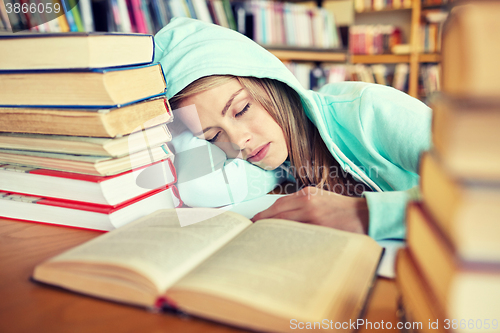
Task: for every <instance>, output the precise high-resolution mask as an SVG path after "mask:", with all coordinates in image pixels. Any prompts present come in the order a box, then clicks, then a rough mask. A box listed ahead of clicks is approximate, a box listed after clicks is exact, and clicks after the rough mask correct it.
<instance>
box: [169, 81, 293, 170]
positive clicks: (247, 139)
mask: <svg viewBox="0 0 500 333" xmlns="http://www.w3.org/2000/svg"><path fill="white" fill-rule="evenodd" d="M193 105H194V106H195V107H196V108H194V107H193ZM181 107H182V110H179V112H177V113H176V116H178V117H179V118H180V119H181V121H182V122H184V124H186V126H187V127H188V128H189V130H191V132H193V134H194V135H195V136H197V137H199V138H201V139H205V140H207V141H209V142H212V143H214V144H215V145H217V146H218V147H219V148H221V149H222V150H223V151H224V152H225V153H226V155H227V156H228V157H229V158H242V159H245V160H247V161H249V162H250V163H252V164H255V165H257V166H259V167H261V168H263V169H267V170H273V169H276V168H277V167H278V166H280V165H281V164H282V163H283V162H284V161H285V160H286V158H287V157H288V150H287V146H286V142H285V136H284V134H283V131H282V129H281V127H280V126H279V125H278V124H277V123H276V122H275V121H274V119H273V118H272V117H271V116H270V115H269V113H267V111H266V110H265V109H264V108H263V107H262V105H260V104H259V103H257V101H255V100H253V99H252V98H251V96H250V94H249V93H248V92H247V91H246V90H245V89H243V87H242V86H241V84H240V83H239V82H238V80H231V81H229V82H228V83H225V84H223V85H220V86H218V87H215V88H212V89H210V90H206V91H203V92H201V93H198V94H196V95H193V96H191V97H189V98H186V99H184V100H183V101H182V103H181Z"/></svg>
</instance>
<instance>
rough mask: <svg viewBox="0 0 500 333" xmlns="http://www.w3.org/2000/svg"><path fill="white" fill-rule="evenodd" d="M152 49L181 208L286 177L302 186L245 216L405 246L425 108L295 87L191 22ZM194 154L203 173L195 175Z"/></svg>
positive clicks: (425, 138) (242, 47)
mask: <svg viewBox="0 0 500 333" xmlns="http://www.w3.org/2000/svg"><path fill="white" fill-rule="evenodd" d="M155 44H156V50H155V52H156V56H155V60H156V61H159V62H160V63H161V64H162V66H163V71H164V73H165V76H166V79H167V84H168V90H167V96H168V98H169V99H170V102H171V105H172V108H173V109H178V110H177V111H176V116H177V118H178V119H179V118H180V120H181V121H182V124H183V125H184V126H185V128H186V129H187V130H186V131H184V132H182V133H178V134H177V135H176V137H175V139H174V141H173V145H174V148H175V150H176V153H177V155H176V166H177V169H178V173H179V190H180V193H181V197H182V198H183V200H185V202H187V203H188V204H189V205H192V206H220V205H224V204H227V203H231V202H235V201H241V200H243V199H248V198H251V197H253V196H256V195H261V194H263V193H265V192H266V191H268V190H270V189H271V188H272V187H274V186H275V185H276V184H278V183H279V182H281V181H282V180H283V179H285V178H288V179H293V180H295V181H296V182H297V184H298V185H299V187H300V188H301V190H300V191H298V192H297V193H294V194H291V195H289V196H286V197H284V198H281V199H279V200H278V201H277V202H276V203H275V204H274V205H273V206H271V207H270V208H269V209H267V210H265V211H263V212H261V213H259V214H257V215H256V216H255V218H254V219H260V218H286V219H290V220H296V221H301V222H307V223H314V224H319V225H325V226H330V227H334V228H339V229H343V230H348V231H353V232H360V233H368V234H369V235H370V236H372V237H373V238H375V239H383V238H404V236H405V226H404V210H405V206H406V203H407V201H408V200H409V199H411V198H414V197H415V196H416V194H418V191H417V190H416V186H417V185H418V174H417V169H418V160H419V155H420V154H421V152H422V151H424V150H427V149H428V148H429V145H430V119H431V110H430V109H429V108H428V107H426V106H425V105H424V104H423V103H421V102H419V101H418V100H416V99H413V98H411V97H409V96H408V95H406V94H404V93H402V92H399V91H397V90H395V89H392V88H389V87H385V86H379V85H371V84H365V83H358V82H346V83H339V84H331V85H327V86H325V87H324V88H322V89H321V91H320V92H313V91H308V90H305V89H303V88H302V87H301V86H300V84H299V83H298V82H297V80H296V79H295V78H294V77H293V75H292V74H291V73H290V72H289V71H288V70H287V68H286V67H285V66H284V65H283V64H282V63H281V62H280V61H279V60H278V59H276V58H275V57H274V56H273V55H271V54H270V53H269V52H268V51H266V50H265V49H263V48H262V47H260V46H259V45H257V44H255V43H254V42H253V41H251V40H249V39H248V38H246V37H245V36H243V35H241V34H239V33H237V32H234V31H231V30H229V29H225V28H222V27H219V26H216V25H211V24H206V23H203V22H200V21H197V20H192V19H185V18H177V19H174V20H172V22H171V23H170V24H168V25H167V26H166V27H165V28H164V29H162V30H161V31H160V32H159V33H158V34H157V35H156V36H155ZM203 147H206V149H205V150H203V149H200V148H203ZM217 147H218V148H217ZM219 148H220V150H219ZM221 150H222V151H223V152H224V153H225V154H224V155H222V154H221ZM190 151H191V152H193V153H194V152H196V153H195V154H189V153H186V152H190ZM207 152H208V153H207ZM204 154H205V155H206V156H207V157H208V159H207V162H206V163H205V165H208V166H209V168H208V170H209V171H214V172H207V171H203V170H201V169H203V168H204V163H203V159H202V156H203V155H204ZM210 154H212V156H211V157H210V156H209V155H210ZM217 154H218V156H224V158H222V159H221V158H220V157H219V159H217V158H215V160H214V156H216V155H217ZM226 158H228V160H226ZM205 169H206V168H205ZM284 170H286V171H287V172H286V173H285V172H284ZM228 188H229V191H228V190H227V189H228ZM254 188H255V189H257V190H258V191H255V190H254ZM228 194H229V195H228ZM228 201H229V202H228Z"/></svg>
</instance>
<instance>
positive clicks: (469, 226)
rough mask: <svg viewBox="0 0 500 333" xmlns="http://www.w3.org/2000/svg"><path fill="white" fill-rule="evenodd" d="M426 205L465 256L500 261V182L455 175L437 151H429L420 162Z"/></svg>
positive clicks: (460, 253) (470, 259)
mask: <svg viewBox="0 0 500 333" xmlns="http://www.w3.org/2000/svg"><path fill="white" fill-rule="evenodd" d="M420 170H421V171H420V175H421V178H420V187H421V189H422V196H423V198H424V200H425V206H426V207H427V209H428V210H429V212H430V213H431V214H432V216H433V217H434V220H435V222H436V223H437V224H438V225H439V228H440V229H441V230H443V232H444V233H445V234H446V236H447V237H448V238H449V239H450V241H451V242H452V244H453V246H454V248H455V249H456V252H457V255H458V256H459V257H460V258H461V259H464V260H469V261H481V262H498V261H500V242H499V241H498V239H499V237H500V223H498V216H500V207H499V205H498V202H500V183H497V184H495V183H492V182H479V181H471V180H466V179H459V178H457V177H454V176H453V174H452V173H451V172H448V171H447V170H446V169H445V168H443V166H442V164H440V163H439V160H438V159H437V158H436V155H433V154H429V153H426V154H424V156H423V157H422V162H421V166H420Z"/></svg>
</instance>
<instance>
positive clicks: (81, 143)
mask: <svg viewBox="0 0 500 333" xmlns="http://www.w3.org/2000/svg"><path fill="white" fill-rule="evenodd" d="M0 119H1V117H0ZM145 140H147V146H148V147H158V146H161V145H162V144H164V143H166V142H169V141H170V140H172V135H171V134H170V131H169V130H168V128H167V126H166V125H158V126H155V127H150V128H146V129H144V130H143V131H139V132H134V133H131V134H129V135H124V136H120V137H115V138H100V137H88V136H69V135H47V134H28V133H0V147H2V148H3V149H14V150H30V151H39V152H49V153H62V154H70V155H95V156H109V157H122V156H125V155H129V154H133V153H136V152H138V151H140V150H143V149H145V148H146V144H145Z"/></svg>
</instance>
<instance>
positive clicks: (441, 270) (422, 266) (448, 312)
mask: <svg viewBox="0 0 500 333" xmlns="http://www.w3.org/2000/svg"><path fill="white" fill-rule="evenodd" d="M477 222H478V223H480V220H477ZM407 230H408V231H407V244H408V247H409V249H410V253H411V255H412V257H413V258H414V260H415V264H416V266H417V267H418V269H419V271H420V272H422V275H423V276H424V278H425V281H427V284H428V285H429V288H430V290H431V292H432V294H433V295H435V299H436V302H437V304H438V306H439V307H440V308H441V309H443V311H444V312H445V317H446V318H450V319H457V320H462V319H465V320H468V319H472V318H474V319H479V318H484V319H488V318H497V316H498V309H500V264H499V263H498V262H497V263H489V264H485V263H478V262H470V261H464V260H461V259H460V258H459V257H458V256H457V255H456V252H455V250H454V248H453V246H452V245H451V243H450V242H449V241H448V239H447V238H446V236H445V235H444V234H443V233H442V232H441V231H440V230H439V228H438V227H437V225H436V223H435V222H434V221H433V219H432V217H431V215H430V214H428V213H427V212H426V211H425V208H424V206H423V205H421V204H418V203H411V204H410V205H409V206H408V211H407ZM470 331H471V330H467V329H464V327H460V326H459V327H458V328H457V329H456V330H455V332H470Z"/></svg>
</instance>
